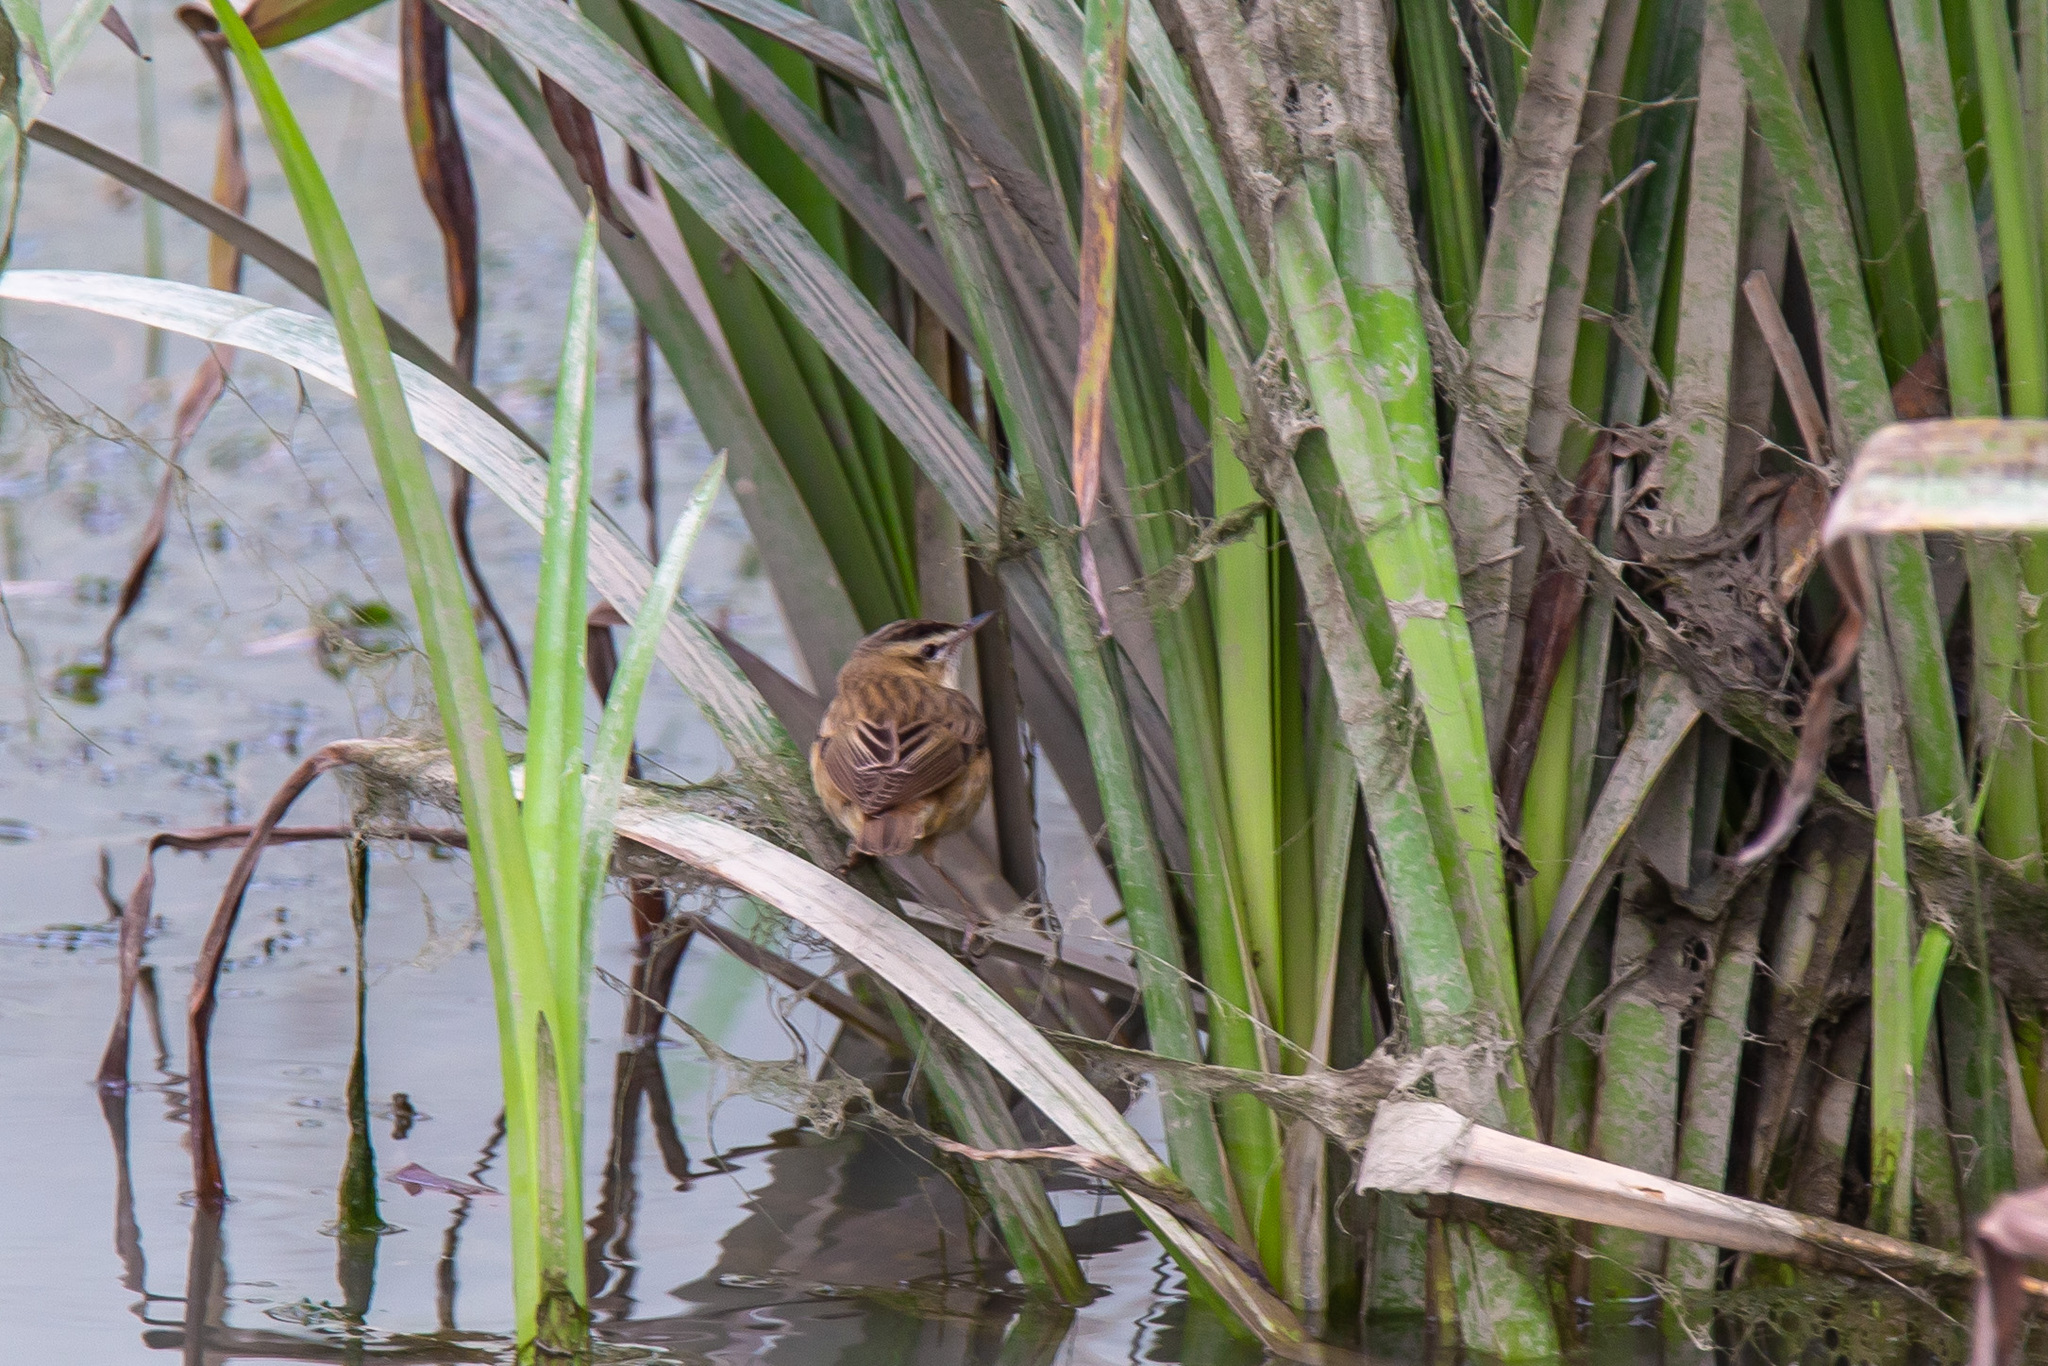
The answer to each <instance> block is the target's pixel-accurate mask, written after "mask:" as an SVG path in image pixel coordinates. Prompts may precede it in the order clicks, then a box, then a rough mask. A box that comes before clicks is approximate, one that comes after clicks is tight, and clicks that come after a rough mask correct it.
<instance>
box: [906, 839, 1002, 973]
mask: <svg viewBox="0 0 2048 1366" xmlns="http://www.w3.org/2000/svg"><path fill="white" fill-rule="evenodd" d="M920 852H921V853H922V854H923V855H924V861H925V862H926V863H927V864H929V865H930V866H931V870H932V871H933V872H935V873H937V874H938V875H939V876H940V877H942V878H944V879H945V880H946V885H947V886H948V887H951V888H952V889H953V895H954V896H956V897H958V898H960V911H961V914H963V915H965V916H966V917H967V923H968V926H969V928H968V931H967V937H966V938H965V939H964V940H963V941H962V942H961V945H960V951H961V953H962V954H964V955H965V956H966V957H968V958H979V957H981V956H982V955H983V954H984V953H987V952H988V941H987V939H986V938H984V937H983V934H982V931H983V930H984V929H985V928H987V927H986V926H984V925H983V924H982V919H981V912H980V910H979V909H978V908H977V907H976V906H975V904H974V898H973V897H971V896H969V895H967V889H966V888H964V887H962V886H961V885H960V884H959V883H958V882H956V881H954V879H953V875H952V874H951V873H949V872H947V871H946V869H945V868H944V866H943V865H941V864H940V863H939V859H938V851H937V850H936V849H934V848H933V847H932V846H931V845H926V846H925V847H924V848H923V849H922V850H921V851H920Z"/></svg>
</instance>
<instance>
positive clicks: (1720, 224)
mask: <svg viewBox="0 0 2048 1366" xmlns="http://www.w3.org/2000/svg"><path fill="white" fill-rule="evenodd" d="M1699 82H1700V98H1699V104H1698V108H1697V110H1696V112H1695V116H1694V119H1693V144H1692V156H1691V175H1690V183H1689V185H1688V188H1687V192H1686V206H1687V207H1686V222H1685V255H1684V257H1683V261H1682V269H1681V275H1682V284H1681V294H1680V298H1681V299H1682V300H1683V303H1682V307H1681V308H1680V309H1679V310H1676V311H1675V312H1674V314H1673V316H1675V317H1676V319H1677V323H1678V327H1677V335H1676V341H1675V347H1674V354H1673V360H1672V366H1671V376H1672V379H1671V400H1670V401H1671V413H1670V433H1671V439H1670V446H1669V448H1668V450H1667V451H1666V453H1665V455H1664V457H1663V459H1662V460H1661V461H1660V462H1659V463H1658V465H1657V467H1656V469H1655V470H1654V472H1653V475H1652V478H1653V480H1654V482H1655V483H1656V484H1657V485H1659V486H1660V487H1661V488H1662V491H1663V492H1662V503H1661V504H1660V510H1661V511H1662V512H1663V513H1664V514H1666V515H1667V516H1668V517H1669V518H1670V521H1671V525H1672V527H1673V529H1674V531H1676V532H1677V533H1678V534H1680V535H1687V536H1700V535H1704V534H1706V533H1708V532H1710V531H1711V530H1712V529H1713V528H1714V526H1715V525H1716V524H1717V523H1718V522H1719V521H1720V518H1721V502H1722V483H1723V478H1724V475H1725V470H1726V454H1727V449H1728V375H1729V366H1730V362H1731V360H1732V358H1733V355H1734V349H1735V308H1736V286H1737V283H1738V281H1737V271H1738V269H1739V265H1740V261H1741V225H1742V187H1743V165H1744V141H1745V138H1746V136H1747V126H1746V121H1745V118H1744V107H1743V98H1742V86H1741V82H1740V80H1739V79H1738V78H1737V74H1736V70H1735V58H1734V53H1733V51H1732V49H1731V46H1730V43H1729V39H1728V33H1727V29H1726V27H1725V26H1724V25H1723V24H1722V22H1721V20H1720V16H1719V15H1714V14H1710V15H1708V16H1707V20H1706V31H1705V36H1704V42H1703V44H1702V47H1701V54H1700V75H1699ZM1659 672H1661V671H1659ZM1652 679H1653V680H1657V674H1656V673H1653V674H1652ZM1667 686H1668V682H1666V681H1663V680H1657V681H1653V683H1652V690H1653V691H1658V690H1662V689H1663V688H1664V687H1667ZM1704 747H1705V746H1704V741H1703V738H1701V737H1696V738H1695V739H1694V740H1693V741H1692V742H1691V743H1688V744H1687V745H1685V746H1684V747H1683V748H1681V749H1680V750H1679V752H1678V756H1677V758H1676V759H1675V760H1674V761H1673V762H1672V763H1671V765H1670V768H1669V769H1668V770H1667V771H1666V772H1665V773H1664V774H1663V776H1662V777H1661V779H1659V781H1658V784H1657V786H1656V787H1654V788H1653V789H1650V791H1649V796H1648V800H1646V802H1645V803H1644V809H1643V814H1642V818H1641V819H1640V820H1639V821H1638V822H1637V825H1638V829H1637V834H1636V838H1637V841H1638V848H1639V849H1640V850H1641V851H1642V854H1643V855H1644V856H1646V857H1647V859H1648V860H1649V861H1650V862H1651V863H1652V864H1653V865H1654V866H1655V867H1657V868H1658V870H1659V871H1660V872H1661V873H1662V874H1663V876H1664V877H1665V878H1666V879H1668V880H1669V881H1670V882H1671V883H1672V884H1673V885H1675V886H1681V887H1682V886H1686V885H1688V884H1689V883H1690V881H1691V876H1692V864H1693V855H1694V850H1695V828H1696V826H1697V825H1698V823H1699V821H1698V815H1697V812H1696V805H1695V804H1696V801H1697V800H1698V798H1699V795H1700V793H1701V791H1702V789H1706V790H1707V791H1708V792H1709V793H1711V791H1712V787H1711V785H1709V784H1705V783H1703V782H1702V781H1701V764H1700V753H1701V750H1702V749H1703V748H1704ZM1711 828H1712V827H1711V826H1709V830H1711ZM1645 881H1646V880H1645V879H1642V878H1625V879H1624V880H1623V884H1622V901H1621V910H1620V919H1619V920H1618V922H1617V924H1616V928H1615V948H1614V980H1613V987H1612V991H1613V999H1612V1000H1611V1001H1610V1002H1609V1004H1608V1007H1607V1019H1606V1033H1605V1035H1604V1043H1603V1046H1602V1066H1601V1073H1600V1098H1599V1102H1598V1106H1597V1114H1596V1119H1595V1122H1594V1129H1593V1148H1594V1152H1595V1154H1596V1155H1597V1156H1599V1157H1601V1158H1604V1159H1606V1160H1607V1161H1610V1162H1619V1163H1621V1164H1623V1165H1624V1166H1629V1167H1634V1168H1636V1169H1637V1170H1640V1171H1648V1172H1655V1173H1658V1174H1663V1173H1667V1172H1670V1171H1671V1170H1672V1164H1673V1162H1674V1160H1675V1152H1674V1138H1675V1133H1676V1127H1677V1122H1678V1118H1679V1115H1678V1102H1679V1064H1680V1057H1679V1042H1680V1040H1679V1024H1680V1021H1679V1020H1678V1019H1677V1018H1676V1016H1675V1015H1674V1014H1673V1012H1672V1010H1671V1002H1670V1001H1669V999H1668V998H1667V997H1666V996H1665V994H1664V993H1663V992H1662V991H1661V990H1660V988H1659V985H1658V983H1657V982H1656V980H1655V974H1654V973H1653V974H1650V975H1648V976H1645V975H1643V972H1642V970H1643V969H1644V968H1645V967H1646V966H1648V965H1649V964H1650V963H1651V962H1652V961H1653V952H1654V948H1655V945H1656V944H1657V941H1658V938H1659V936H1658V933H1657V927H1656V925H1655V923H1654V922H1653V921H1652V920H1651V918H1650V917H1649V916H1648V915H1647V914H1646V912H1645V909H1644V906H1643V894H1644V892H1645V891H1646V887H1645V885H1644V883H1645ZM1730 985H1731V990H1732V982H1731V984H1730ZM1724 1042H1725V1041H1724ZM1738 1052H1739V1050H1738ZM1700 1061H1701V1062H1703V1063H1704V1064H1705V1065H1706V1067H1707V1068H1708V1070H1710V1071H1711V1070H1713V1069H1715V1068H1723V1067H1725V1068H1732V1067H1733V1066H1734V1065H1735V1061H1736V1059H1735V1058H1732V1057H1722V1056H1712V1055H1709V1056H1704V1057H1701V1058H1700ZM1722 1118H1723V1120H1724V1122H1725V1120H1726V1118H1727V1116H1726V1113H1725V1112H1724V1114H1723V1115H1722ZM1594 1248H1595V1250H1596V1252H1598V1253H1601V1254H1604V1255H1603V1258H1602V1260H1599V1261H1596V1262H1595V1263H1594V1265H1593V1267H1592V1271H1591V1287H1592V1290H1591V1293H1592V1298H1593V1299H1594V1301H1595V1302H1596V1304H1597V1303H1600V1302H1602V1301H1607V1300H1628V1299H1633V1298H1635V1297H1636V1296H1638V1295H1640V1294H1641V1293H1642V1283H1641V1282H1640V1281H1639V1280H1638V1279H1637V1277H1636V1275H1635V1273H1636V1272H1638V1271H1642V1270H1651V1271H1654V1270H1656V1269H1657V1267H1658V1260H1659V1253H1660V1252H1661V1249H1662V1244H1661V1241H1660V1240H1655V1239H1649V1238H1645V1237H1643V1236H1642V1235H1640V1234H1636V1233H1630V1232H1626V1231H1622V1230H1615V1229H1600V1230H1597V1231H1596V1232H1595V1234H1594ZM1694 1270H1695V1273H1696V1270H1697V1269H1696V1268H1695V1269H1694Z"/></svg>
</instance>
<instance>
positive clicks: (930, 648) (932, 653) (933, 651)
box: [918, 640, 943, 659]
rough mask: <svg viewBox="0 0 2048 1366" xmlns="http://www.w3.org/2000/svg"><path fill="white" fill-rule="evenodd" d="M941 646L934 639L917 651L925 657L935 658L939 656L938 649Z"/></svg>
mask: <svg viewBox="0 0 2048 1366" xmlns="http://www.w3.org/2000/svg"><path fill="white" fill-rule="evenodd" d="M942 648H943V647H942V646H941V645H940V644H939V642H938V641H936V640H935V641H933V642H932V643H931V644H929V645H927V646H925V647H924V648H923V649H922V650H919V651H918V653H919V654H921V655H923V656H924V657H925V658H926V659H937V658H938V657H939V651H940V650H941V649H942Z"/></svg>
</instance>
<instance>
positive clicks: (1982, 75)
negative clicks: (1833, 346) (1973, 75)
mask: <svg viewBox="0 0 2048 1366" xmlns="http://www.w3.org/2000/svg"><path fill="white" fill-rule="evenodd" d="M1970 38H1971V42H1972V45H1973V46H1972V51H1973V53H1974V54H1975V57H1976V72H1977V88H1978V91H1979V93H1980V96H1981V99H1982V104H1983V110H1984V145H1985V149H1986V151H1987V152H1988V153H1989V154H1990V158H1991V202H1992V213H1993V220H1994V222H1995V223H1996V225H1997V229H1998V268H1999V286H2000V289H2001V292H2002V293H2003V294H2004V296H2005V361H2006V384H2007V389H2008V393H2009V395H2010V402H2011V407H2012V415H2013V416H2014V417H2044V416H2048V303H2044V298H2043V294H2042V265H2041V242H2040V217H2039V215H2040V211H2041V200H2040V190H2039V188H2038V187H2037V185H2036V183H2035V180H2034V177H2033V176H2032V175H2031V174H2029V169H2030V167H2031V166H2032V165H2033V163H2032V161H2031V160H2030V158H2029V157H2028V152H2027V136H2026V131H2027V130H2026V126H2025V115H2024V112H2023V110H2022V107H2021V102H2020V90H2019V71H2018V68H2017V64H2016V62H2015V60H2014V57H2013V48H2012V26H2011V23H2010V21H2009V20H2008V18H2007V14H2006V7H2005V5H2004V4H2003V3H2001V0H1970Z"/></svg>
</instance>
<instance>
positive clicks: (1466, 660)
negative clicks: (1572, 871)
mask: <svg viewBox="0 0 2048 1366" xmlns="http://www.w3.org/2000/svg"><path fill="white" fill-rule="evenodd" d="M1337 185H1338V196H1339V201H1340V205H1341V223H1342V231H1341V233H1340V235H1339V238H1338V244H1337V252H1338V254H1337V256H1336V257H1335V258H1334V259H1333V257H1332V255H1331V252H1330V249H1329V246H1328V245H1327V244H1326V243H1325V242H1324V241H1323V240H1322V234H1321V232H1320V231H1319V230H1318V229H1317V228H1316V227H1315V225H1314V222H1313V220H1312V219H1311V218H1310V217H1309V215H1308V214H1307V212H1306V209H1307V204H1306V201H1305V200H1304V199H1303V198H1301V197H1299V196H1293V197H1288V198H1283V200H1282V201H1281V206H1280V208H1279V211H1278V213H1277V214H1276V216H1275V230H1274V236H1275V243H1276V248H1277V253H1276V254H1277V259H1278V263H1279V271H1278V274H1279V281H1280V287H1281V294H1282V297H1283V298H1284V299H1285V300H1286V302H1287V306H1288V310H1289V313H1290V320H1289V321H1290V326H1291V327H1292V329H1293V331H1294V334H1295V339H1296V342H1297V346H1298V348H1299V352H1298V359H1299V360H1300V362H1301V365H1302V369H1303V372H1304V376H1305V378H1306V379H1307V381H1308V384H1309V389H1310V392H1311V393H1313V394H1314V396H1315V399H1316V407H1317V410H1318V412H1319V413H1320V415H1321V417H1322V420H1323V429H1324V431H1325V432H1326V433H1327V434H1328V436H1329V441H1330V454H1331V457H1332V459H1333V460H1334V461H1335V464H1336V468H1337V473H1338V477H1339V479H1340V480H1341V481H1342V483H1343V486H1344V492H1345V496H1346V498H1347V499H1349V501H1350V506H1351V512H1352V516H1353V517H1354V518H1355V519H1356V520H1357V523H1358V526H1359V529H1360V531H1361V533H1362V534H1363V536H1364V541H1365V546H1366V551H1367V554H1368V556H1369V557H1370V559H1371V562H1372V567H1373V571H1374V574H1375V576H1376V578H1377V580H1378V583H1379V588H1380V592H1381V594H1382V595H1383V596H1384V597H1385V599H1386V601H1387V603H1388V604H1389V608H1390V610H1391V611H1392V612H1393V614H1394V630H1395V635H1396V637H1397V639H1398V641H1399V643H1400V648H1401V654H1402V656H1403V658H1404V659H1405V660H1406V661H1407V665H1408V668H1409V671H1410V673H1411V675H1412V677H1413V679H1414V687H1415V692H1416V699H1417V702H1418V703H1419V708H1420V715H1421V719H1422V720H1423V721H1424V722H1425V723H1426V725H1427V727H1428V731H1429V737H1430V746H1429V751H1428V752H1429V755H1430V757H1431V758H1433V759H1434V761H1435V765H1434V766H1435V768H1436V770H1437V774H1438V777H1437V781H1438V782H1440V783H1441V786H1442V789H1443V793H1444V797H1445V800H1446V801H1447V802H1448V803H1449V805H1450V808H1451V813H1452V818H1451V819H1452V826H1453V829H1452V830H1450V831H1446V832H1444V836H1442V837H1440V838H1446V839H1447V840H1448V842H1447V843H1445V844H1444V845H1442V846H1441V847H1440V848H1439V857H1440V858H1442V859H1444V861H1445V864H1446V875H1447V877H1448V878H1449V879H1450V880H1451V883H1452V885H1453V886H1454V887H1458V888H1460V891H1461V897H1460V899H1461V901H1462V902H1463V903H1464V905H1465V915H1466V917H1467V919H1468V921H1469V922H1471V923H1468V924H1467V926H1466V927H1465V931H1464V938H1465V941H1466V946H1467V953H1468V955H1469V956H1470V957H1471V958H1472V960H1473V961H1472V976H1473V983H1474V986H1475V987H1476V988H1477V989H1478V990H1479V991H1480V993H1481V1000H1482V1001H1483V1002H1484V1003H1485V1004H1486V1006H1487V1007H1488V1008H1489V1009H1492V1010H1496V1011H1499V1012H1500V1014H1501V1019H1502V1021H1503V1026H1504V1028H1505V1030H1506V1034H1505V1037H1507V1038H1510V1039H1512V1038H1513V1037H1514V1029H1513V1024H1512V1021H1513V1020H1514V1019H1515V1018H1516V1016H1517V1014H1518V1006H1519V1001H1518V997H1517V992H1516V987H1515V980H1516V974H1515V958H1514V948H1513V944H1512V939H1511V933H1510V929H1509V923H1508V911H1507V898H1506V882H1505V877H1504V874H1503V870H1502V865H1501V853H1500V832H1499V827H1498V822H1497V818H1496V815H1495V803H1494V795H1493V775H1492V773H1491V771H1490V767H1489V763H1488V759H1487V749H1486V722H1485V718H1484V716H1483V714H1482V712H1481V708H1480V700H1479V671H1478V667H1477V663H1476V661H1475V659H1474V657H1473V650H1472V637H1471V634H1470V633H1469V631H1468V630H1467V629H1466V620H1465V610H1464V605H1463V603H1462V601H1461V588H1460V585H1459V580H1458V572H1457V560H1456V556H1455V553H1454V551H1453V550H1452V546H1451V528H1450V522H1449V519H1448V518H1447V517H1446V516H1445V514H1444V506H1443V485H1442V480H1441V475H1440V473H1439V470H1438V465H1437V441H1436V412H1435V399H1434V396H1433V394H1432V392H1431V388H1430V369H1429V364H1428V357H1429V350H1428V344H1427V343H1426V342H1425V340H1424V338H1423V332H1422V315H1421V312H1420V311H1419V309H1418V308H1417V306H1416V301H1415V285H1414V280H1413V277H1412V276H1410V275H1409V273H1408V262H1407V257H1406V255H1405V253H1403V252H1402V250H1401V248H1400V242H1399V238H1398V237H1397V236H1396V235H1395V232H1394V226H1393V223H1392V220H1391V217H1390V215H1389V213H1388V210H1387V206H1386V201H1385V200H1384V199H1382V198H1381V197H1380V194H1379V191H1378V188H1377V187H1376V186H1375V185H1374V184H1373V182H1372V178H1371V176H1370V175H1369V174H1368V173H1367V171H1366V169H1365V164H1364V162H1363V161H1362V160H1360V159H1359V158H1358V157H1357V156H1355V155H1354V154H1352V153H1350V152H1349V151H1345V152H1340V153H1339V154H1338V158H1337Z"/></svg>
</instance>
